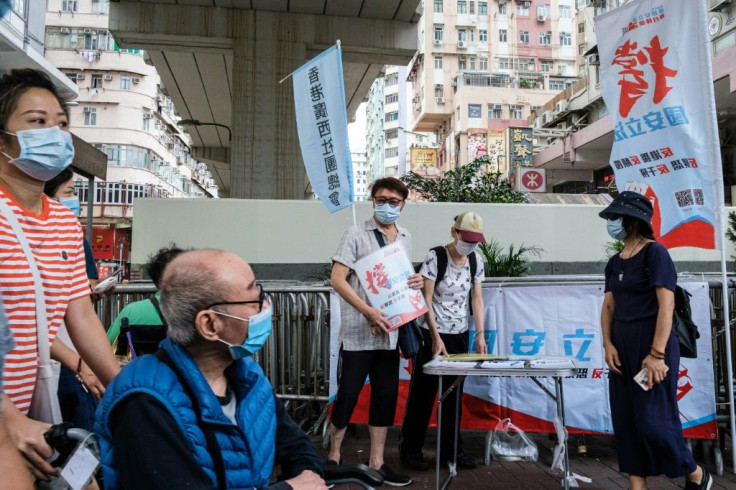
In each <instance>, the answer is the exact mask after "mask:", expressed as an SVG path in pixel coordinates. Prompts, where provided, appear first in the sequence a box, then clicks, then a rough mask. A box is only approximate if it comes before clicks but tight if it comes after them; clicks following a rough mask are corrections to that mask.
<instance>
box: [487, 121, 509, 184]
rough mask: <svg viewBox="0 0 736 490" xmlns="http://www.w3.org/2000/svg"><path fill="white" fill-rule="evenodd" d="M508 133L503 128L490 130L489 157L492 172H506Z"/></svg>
mask: <svg viewBox="0 0 736 490" xmlns="http://www.w3.org/2000/svg"><path fill="white" fill-rule="evenodd" d="M506 155H507V153H506V134H505V132H504V131H503V130H502V129H489V130H488V159H489V160H490V162H491V168H490V171H491V172H499V173H502V174H505V173H506V169H507V165H506Z"/></svg>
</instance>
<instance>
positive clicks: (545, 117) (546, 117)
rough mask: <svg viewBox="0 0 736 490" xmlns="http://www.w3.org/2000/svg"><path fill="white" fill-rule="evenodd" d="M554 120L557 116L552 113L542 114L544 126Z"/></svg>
mask: <svg viewBox="0 0 736 490" xmlns="http://www.w3.org/2000/svg"><path fill="white" fill-rule="evenodd" d="M554 118H555V115H554V113H553V112H552V111H545V112H544V114H542V124H547V123H551V122H552V120H553V119H554Z"/></svg>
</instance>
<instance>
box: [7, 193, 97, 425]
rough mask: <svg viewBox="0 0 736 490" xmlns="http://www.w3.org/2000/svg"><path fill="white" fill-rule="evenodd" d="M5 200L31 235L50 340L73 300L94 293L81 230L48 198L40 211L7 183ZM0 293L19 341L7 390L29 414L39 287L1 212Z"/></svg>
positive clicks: (10, 356) (67, 212) (10, 359)
mask: <svg viewBox="0 0 736 490" xmlns="http://www.w3.org/2000/svg"><path fill="white" fill-rule="evenodd" d="M0 199H4V200H5V202H6V203H8V205H9V206H10V208H11V209H13V210H14V211H15V214H16V216H17V218H18V221H19V223H20V226H21V228H22V229H23V231H24V232H25V233H26V236H27V237H28V242H29V244H30V247H31V250H32V251H33V256H34V257H35V259H36V263H37V264H38V269H39V272H40V273H41V281H42V283H43V289H44V295H45V297H46V314H47V317H48V330H49V342H53V340H54V339H55V338H56V332H58V330H59V326H60V325H61V322H62V320H63V319H64V315H65V314H66V309H67V306H68V305H69V302H70V301H72V300H74V299H77V298H81V297H84V296H87V295H89V283H88V282H87V274H86V272H85V265H84V247H83V245H82V239H83V234H82V228H81V226H80V225H79V222H78V221H77V218H76V216H74V214H73V213H72V212H71V211H70V210H69V209H67V208H66V207H65V206H64V205H62V204H59V203H58V202H56V201H53V200H51V199H49V198H47V197H46V196H43V211H42V212H41V214H40V215H37V214H35V213H33V212H31V211H29V210H27V209H25V208H24V207H23V206H21V205H20V204H19V203H18V202H17V201H16V200H15V199H14V198H13V196H11V195H10V194H9V193H8V192H7V191H6V190H5V189H4V188H2V187H0ZM0 295H1V296H2V301H3V304H4V307H5V313H6V314H7V317H8V322H9V323H10V330H11V331H12V332H13V338H14V339H15V349H13V350H12V351H10V352H9V353H8V355H7V357H6V358H5V371H4V383H3V390H4V391H5V393H6V394H7V395H8V397H10V399H11V400H12V401H13V403H15V406H16V407H18V409H19V410H20V411H22V412H23V413H27V412H28V408H29V407H30V404H31V397H32V395H33V387H34V385H35V383H36V371H37V366H38V345H37V342H36V337H37V332H36V297H35V288H34V285H33V276H32V274H31V269H30V267H29V265H28V261H27V260H26V256H25V254H24V253H23V249H22V248H21V246H20V242H19V241H18V239H17V238H16V236H15V233H14V232H13V229H12V228H11V227H10V224H9V223H8V222H7V220H6V219H5V217H4V216H2V215H0Z"/></svg>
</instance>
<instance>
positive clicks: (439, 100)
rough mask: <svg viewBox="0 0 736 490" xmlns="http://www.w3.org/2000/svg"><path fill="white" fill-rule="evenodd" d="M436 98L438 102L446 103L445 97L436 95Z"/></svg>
mask: <svg viewBox="0 0 736 490" xmlns="http://www.w3.org/2000/svg"><path fill="white" fill-rule="evenodd" d="M434 100H435V102H437V103H438V104H444V103H445V98H444V97H435V98H434Z"/></svg>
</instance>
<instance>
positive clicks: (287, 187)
mask: <svg viewBox="0 0 736 490" xmlns="http://www.w3.org/2000/svg"><path fill="white" fill-rule="evenodd" d="M418 5H419V0H140V1H139V0H119V1H118V2H112V3H111V4H110V30H111V31H112V33H113V35H114V37H115V40H116V41H117V42H118V44H119V45H120V47H121V48H138V49H144V50H146V52H147V53H148V55H149V56H150V59H151V62H152V63H153V64H154V65H155V66H156V69H157V70H158V73H159V74H160V76H161V79H162V81H163V83H164V85H165V87H166V90H167V92H168V93H169V95H170V96H171V98H172V100H173V101H174V103H175V104H176V107H177V109H178V111H179V114H180V116H181V117H182V118H184V119H195V120H198V121H200V122H202V123H216V124H219V125H224V126H227V127H222V126H214V125H201V126H193V127H190V132H191V135H192V139H193V154H194V156H196V158H197V159H199V160H202V161H205V162H206V163H207V164H208V166H209V168H210V171H211V173H212V175H213V176H214V177H215V180H216V182H217V185H218V186H219V187H220V189H221V193H220V195H221V196H223V197H235V198H261V199H303V198H305V197H308V196H309V195H311V191H310V190H309V188H308V181H307V178H306V173H305V171H304V166H303V163H302V159H301V151H300V148H299V142H298V137H297V130H296V120H295V117H294V103H293V97H292V86H291V81H290V80H289V81H287V82H284V83H282V84H279V80H281V79H282V78H283V77H285V76H286V75H287V74H289V73H290V72H291V71H293V70H294V69H296V68H297V67H299V66H300V65H301V64H303V63H304V62H305V61H307V60H309V59H310V58H312V57H313V56H315V55H316V54H317V53H319V52H320V51H322V50H324V49H326V48H328V47H329V46H331V45H332V44H334V43H335V42H336V41H337V40H338V39H340V41H341V43H342V49H343V66H344V76H345V94H346V95H345V97H346V104H347V109H348V117H349V118H351V119H352V118H353V117H354V114H355V111H356V109H357V107H358V105H359V104H360V103H361V102H362V100H363V98H364V96H365V94H366V93H367V92H368V89H369V87H370V85H371V83H372V82H373V81H374V80H375V79H376V77H377V76H378V75H379V73H380V71H381V68H382V66H383V65H386V64H394V65H406V64H407V63H408V62H409V61H410V60H411V58H412V56H413V55H414V53H415V51H416V48H417V37H418V34H417V30H416V29H417V26H416V23H417V21H418V19H419V17H420V14H419V13H417V6H418ZM228 128H229V129H230V130H231V132H232V137H230V135H229V132H230V131H228Z"/></svg>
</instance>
